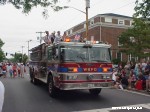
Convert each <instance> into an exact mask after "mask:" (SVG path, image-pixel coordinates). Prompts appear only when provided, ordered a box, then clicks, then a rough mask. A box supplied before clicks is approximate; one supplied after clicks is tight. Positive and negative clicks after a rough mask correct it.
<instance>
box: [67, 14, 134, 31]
mask: <svg viewBox="0 0 150 112" xmlns="http://www.w3.org/2000/svg"><path fill="white" fill-rule="evenodd" d="M97 16H112V17H122V18H128V19H132V17H130V16H125V15H120V14H115V13H104V14H98V15H96V16H93V17H91V18H89V19H88V20H90V19H92V18H95V17H97ZM85 22H86V21H84V22H81V23H79V24H77V25H75V26H73V27H71V28H69V29H67V30H66V31H68V30H70V29H72V28H74V27H76V26H78V25H80V24H83V23H85Z"/></svg>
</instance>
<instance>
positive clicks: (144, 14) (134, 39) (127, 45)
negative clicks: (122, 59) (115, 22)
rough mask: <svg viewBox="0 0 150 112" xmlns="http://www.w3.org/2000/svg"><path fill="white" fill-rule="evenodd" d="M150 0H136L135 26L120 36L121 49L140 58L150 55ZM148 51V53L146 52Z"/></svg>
mask: <svg viewBox="0 0 150 112" xmlns="http://www.w3.org/2000/svg"><path fill="white" fill-rule="evenodd" d="M149 9H150V0H143V3H139V1H138V0H137V1H136V7H135V11H136V13H135V14H134V15H133V21H134V23H133V27H132V28H129V29H127V30H126V31H125V32H123V33H122V34H121V35H120V36H119V43H120V44H122V46H120V48H121V51H122V52H125V53H126V54H131V55H132V56H136V57H139V59H141V58H144V57H147V56H150V52H149V50H150V44H149V43H150V22H149V17H150V12H149ZM146 52H147V53H146Z"/></svg>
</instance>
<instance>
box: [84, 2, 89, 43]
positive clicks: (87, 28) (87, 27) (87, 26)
mask: <svg viewBox="0 0 150 112" xmlns="http://www.w3.org/2000/svg"><path fill="white" fill-rule="evenodd" d="M85 3H86V8H85V9H86V40H88V36H89V35H88V30H89V25H88V24H89V23H88V8H90V0H85Z"/></svg>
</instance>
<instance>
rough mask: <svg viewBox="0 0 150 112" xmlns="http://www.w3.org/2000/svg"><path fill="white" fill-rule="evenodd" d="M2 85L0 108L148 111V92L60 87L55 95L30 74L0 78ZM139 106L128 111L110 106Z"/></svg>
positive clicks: (15, 111) (7, 111)
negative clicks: (96, 93)
mask: <svg viewBox="0 0 150 112" xmlns="http://www.w3.org/2000/svg"><path fill="white" fill-rule="evenodd" d="M0 80H1V81H2V82H3V84H4V86H5V100H4V106H3V111H2V112H78V111H79V112H114V111H116V112H149V111H150V95H145V94H138V93H132V92H129V91H122V90H116V89H103V90H102V92H101V94H100V95H99V96H98V97H94V96H91V95H90V94H89V92H88V91H86V90H84V91H62V92H61V93H60V94H59V95H58V97H57V98H55V99H54V98H51V97H50V96H49V95H48V91H47V88H46V86H45V85H44V84H42V85H38V86H36V85H33V84H32V83H30V80H29V75H25V78H18V77H16V78H14V79H11V78H2V77H1V78H0ZM122 106H126V107H127V106H130V107H133V106H135V107H137V106H140V107H141V106H142V109H139V110H133V109H131V110H130V111H128V110H127V109H125V110H112V107H122Z"/></svg>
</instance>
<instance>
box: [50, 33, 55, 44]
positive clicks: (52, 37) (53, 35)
mask: <svg viewBox="0 0 150 112" xmlns="http://www.w3.org/2000/svg"><path fill="white" fill-rule="evenodd" d="M50 39H51V42H52V43H53V42H54V39H55V31H54V32H53V33H51V35H50Z"/></svg>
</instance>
